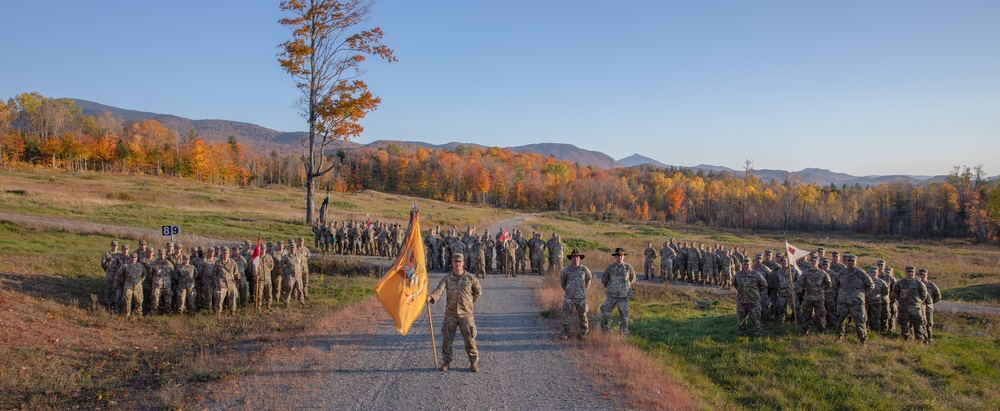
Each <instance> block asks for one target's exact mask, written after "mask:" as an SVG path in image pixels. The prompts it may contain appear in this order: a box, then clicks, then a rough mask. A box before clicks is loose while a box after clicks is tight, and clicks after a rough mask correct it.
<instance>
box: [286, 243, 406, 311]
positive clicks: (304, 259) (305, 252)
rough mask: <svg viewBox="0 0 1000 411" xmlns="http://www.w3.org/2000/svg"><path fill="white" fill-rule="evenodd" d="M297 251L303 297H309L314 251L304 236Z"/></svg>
mask: <svg viewBox="0 0 1000 411" xmlns="http://www.w3.org/2000/svg"><path fill="white" fill-rule="evenodd" d="M296 252H297V253H298V254H299V261H300V262H301V264H302V277H301V280H300V282H301V284H299V287H301V288H302V290H301V291H300V292H301V293H302V295H303V298H309V259H310V258H312V252H311V251H309V249H308V248H306V246H305V244H304V242H303V241H302V238H299V248H298V251H296ZM393 254H395V251H393Z"/></svg>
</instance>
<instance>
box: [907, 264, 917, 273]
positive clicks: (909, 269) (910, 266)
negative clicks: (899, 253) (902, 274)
mask: <svg viewBox="0 0 1000 411" xmlns="http://www.w3.org/2000/svg"><path fill="white" fill-rule="evenodd" d="M914 269H915V267H913V266H912V265H908V266H906V272H908V273H910V272H913V270H914Z"/></svg>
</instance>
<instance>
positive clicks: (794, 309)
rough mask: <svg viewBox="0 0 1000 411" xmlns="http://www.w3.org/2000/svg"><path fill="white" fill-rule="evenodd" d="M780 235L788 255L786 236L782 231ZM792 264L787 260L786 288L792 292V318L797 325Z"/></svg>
mask: <svg viewBox="0 0 1000 411" xmlns="http://www.w3.org/2000/svg"><path fill="white" fill-rule="evenodd" d="M782 236H784V237H785V255H788V237H787V236H785V234H784V233H782ZM791 259H792V256H787V257H785V260H786V261H788V260H791ZM794 266H795V262H794V261H789V263H788V290H789V291H791V292H792V318H793V319H794V320H795V325H796V326H798V325H800V323H799V310H798V305H797V304H795V284H793V283H794V282H795V280H793V279H792V270H794V268H792V267H794Z"/></svg>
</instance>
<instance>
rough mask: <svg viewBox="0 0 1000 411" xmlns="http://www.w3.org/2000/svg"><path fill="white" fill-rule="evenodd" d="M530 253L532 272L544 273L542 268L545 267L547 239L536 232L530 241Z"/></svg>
mask: <svg viewBox="0 0 1000 411" xmlns="http://www.w3.org/2000/svg"><path fill="white" fill-rule="evenodd" d="M528 247H530V248H529V249H528V254H529V256H528V257H529V258H530V259H531V272H533V273H535V274H539V275H540V274H542V270H543V269H544V268H545V241H542V239H541V238H539V236H538V235H537V234H536V235H535V237H534V238H532V239H531V241H528Z"/></svg>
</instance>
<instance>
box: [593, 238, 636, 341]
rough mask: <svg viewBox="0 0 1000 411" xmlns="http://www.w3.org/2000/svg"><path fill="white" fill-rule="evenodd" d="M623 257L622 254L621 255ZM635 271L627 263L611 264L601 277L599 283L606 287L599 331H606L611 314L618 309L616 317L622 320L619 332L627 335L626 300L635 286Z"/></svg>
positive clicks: (627, 308)
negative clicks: (618, 316)
mask: <svg viewBox="0 0 1000 411" xmlns="http://www.w3.org/2000/svg"><path fill="white" fill-rule="evenodd" d="M623 255H624V254H623ZM635 281H636V276H635V270H633V269H632V266H631V265H629V264H628V263H625V262H623V263H621V264H618V262H614V263H611V264H610V265H608V268H605V269H604V273H603V274H602V275H601V283H602V284H604V286H605V287H607V292H606V294H605V297H604V303H602V304H601V329H602V330H604V331H607V330H608V325H609V323H610V322H611V312H612V311H614V309H615V307H618V315H620V316H621V318H622V324H621V330H622V332H624V333H626V334H628V313H629V303H628V299H629V297H631V296H632V286H633V285H634V284H635Z"/></svg>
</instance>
